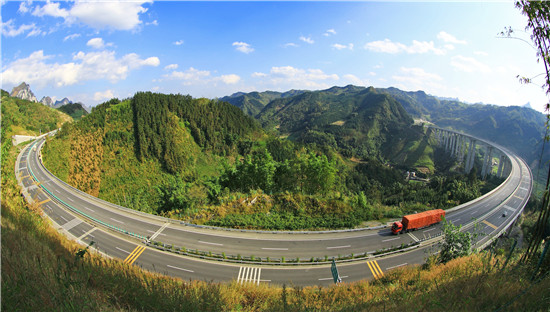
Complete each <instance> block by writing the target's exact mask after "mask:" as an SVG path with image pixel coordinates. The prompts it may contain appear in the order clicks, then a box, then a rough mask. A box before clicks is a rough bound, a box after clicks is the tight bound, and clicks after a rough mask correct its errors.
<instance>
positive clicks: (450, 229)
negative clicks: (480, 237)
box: [439, 218, 476, 263]
mask: <svg viewBox="0 0 550 312" xmlns="http://www.w3.org/2000/svg"><path fill="white" fill-rule="evenodd" d="M461 229H462V225H459V226H455V225H454V224H453V223H451V222H449V221H447V219H445V218H443V229H442V230H443V241H442V242H441V243H440V253H439V262H441V263H447V262H449V261H451V260H453V259H456V258H460V257H464V256H467V255H469V254H470V253H471V252H472V241H473V240H474V238H475V236H476V235H475V234H472V233H470V232H462V231H461Z"/></svg>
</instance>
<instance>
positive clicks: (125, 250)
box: [115, 247, 130, 254]
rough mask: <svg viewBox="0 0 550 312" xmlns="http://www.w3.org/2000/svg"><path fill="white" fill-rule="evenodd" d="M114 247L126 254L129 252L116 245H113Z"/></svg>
mask: <svg viewBox="0 0 550 312" xmlns="http://www.w3.org/2000/svg"><path fill="white" fill-rule="evenodd" d="M115 248H116V249H118V250H120V251H122V252H125V253H127V254H130V252H129V251H126V250H124V249H122V248H118V247H115Z"/></svg>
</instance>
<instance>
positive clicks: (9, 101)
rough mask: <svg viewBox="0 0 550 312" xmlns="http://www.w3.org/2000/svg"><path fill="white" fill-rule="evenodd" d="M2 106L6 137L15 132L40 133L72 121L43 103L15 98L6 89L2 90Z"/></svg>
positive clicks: (22, 133) (23, 133) (3, 127)
mask: <svg viewBox="0 0 550 312" xmlns="http://www.w3.org/2000/svg"><path fill="white" fill-rule="evenodd" d="M1 106H2V129H3V131H6V137H11V136H12V135H14V134H20V135H39V134H40V133H46V132H49V131H52V130H55V129H57V128H59V127H61V125H62V124H63V123H65V122H71V121H72V118H71V117H70V116H68V115H67V114H64V113H62V112H59V111H57V110H55V109H53V108H50V107H48V106H45V105H42V104H41V103H35V102H31V101H27V100H22V99H18V98H13V97H11V96H10V95H9V93H8V92H6V91H4V90H2V105H1ZM4 129H5V130H4Z"/></svg>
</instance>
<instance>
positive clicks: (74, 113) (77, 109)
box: [57, 103, 88, 120]
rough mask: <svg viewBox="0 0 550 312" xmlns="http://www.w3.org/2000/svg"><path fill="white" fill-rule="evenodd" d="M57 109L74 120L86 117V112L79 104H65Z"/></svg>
mask: <svg viewBox="0 0 550 312" xmlns="http://www.w3.org/2000/svg"><path fill="white" fill-rule="evenodd" d="M57 109H58V110H60V111H62V112H64V113H65V114H67V115H69V116H71V117H72V118H73V119H74V120H79V119H81V118H82V117H83V116H86V115H88V112H87V111H86V110H85V109H84V107H82V104H80V103H69V104H65V105H63V106H61V107H59V108H57Z"/></svg>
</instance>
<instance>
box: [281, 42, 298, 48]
mask: <svg viewBox="0 0 550 312" xmlns="http://www.w3.org/2000/svg"><path fill="white" fill-rule="evenodd" d="M284 47H285V48H288V47H293V48H296V47H298V45H297V44H296V43H294V42H289V43H285V45H284Z"/></svg>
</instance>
